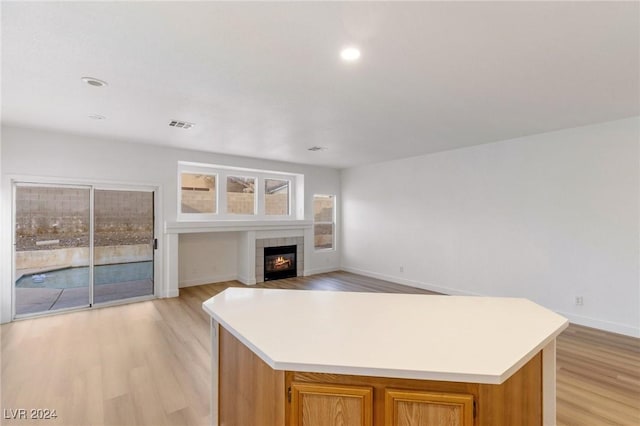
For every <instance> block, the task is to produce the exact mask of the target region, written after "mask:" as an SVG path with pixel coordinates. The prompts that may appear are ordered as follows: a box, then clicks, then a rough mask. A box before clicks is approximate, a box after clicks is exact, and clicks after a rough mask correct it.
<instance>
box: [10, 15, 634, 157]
mask: <svg viewBox="0 0 640 426" xmlns="http://www.w3.org/2000/svg"><path fill="white" fill-rule="evenodd" d="M351 44H353V45H357V46H358V47H359V48H360V49H361V51H362V57H361V58H360V60H359V61H358V62H356V63H346V62H344V61H342V60H341V59H340V56H339V52H340V49H341V48H342V47H343V46H345V45H351ZM639 58H640V3H639V2H594V3H592V2H419V3H404V2H384V3H382V2H376V3H373V2H355V3H342V2H298V3H291V2H286V3H284V2H283V3H276V2H251V3H242V2H225V3H216V2H105V3H100V2H91V3H88V2H86V3H82V2H47V3H32V2H2V114H3V115H2V121H3V123H4V124H8V125H17V126H28V127H38V128H46V129H54V130H62V131H67V132H72V133H77V134H86V135H90V136H99V137H107V138H110V139H118V140H128V141H132V142H140V143H148V144H156V145H162V146H171V147H179V148H186V149H195V150H203V151H210V152H217V153H226V154H235V155H242V156H249V157H258V158H266V159H277V160H284V161H290V162H295V163H304V164H316V165H323V166H331V167H337V168H344V167H351V166H356V165H360V164H366V163H373V162H378V161H383V160H389V159H394V158H402V157H408V156H414V155H419V154H425V153H430V152H437V151H442V150H448V149H455V148H459V147H465V146H471V145H476V144H482V143H487V142H493V141H499V140H505V139H510V138H515V137H519V136H525V135H531V134H536V133H543V132H548V131H552V130H557V129H561V128H569V127H576V126H581V125H586V124H591V123H597V122H604V121H610V120H616V119H620V118H625V117H630V116H635V115H640V65H639V62H640V59H639ZM84 76H91V77H96V78H99V79H103V80H106V81H107V82H108V83H109V85H108V86H107V87H103V88H96V87H91V86H89V85H87V84H85V83H83V82H82V81H81V77H84ZM93 114H99V115H102V116H105V117H106V119H104V120H95V119H90V118H88V116H89V115H93ZM171 120H184V121H187V122H192V123H195V126H194V127H193V128H191V129H188V130H185V129H178V128H175V127H170V126H169V122H170V121H171ZM312 146H321V147H326V148H327V149H326V150H321V151H317V152H310V151H308V148H309V147H312Z"/></svg>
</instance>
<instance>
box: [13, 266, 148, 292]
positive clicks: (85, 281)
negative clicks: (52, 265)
mask: <svg viewBox="0 0 640 426" xmlns="http://www.w3.org/2000/svg"><path fill="white" fill-rule="evenodd" d="M143 280H153V262H151V261H147V262H133V263H118V264H115V265H99V266H96V267H95V268H94V281H95V284H96V285H103V284H114V283H121V282H127V281H143ZM88 286H89V267H88V266H82V267H78V268H65V269H58V270H55V271H50V272H42V273H39V274H33V275H24V276H22V277H21V278H20V279H19V280H17V281H16V287H18V288H77V287H88Z"/></svg>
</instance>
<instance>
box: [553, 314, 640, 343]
mask: <svg viewBox="0 0 640 426" xmlns="http://www.w3.org/2000/svg"><path fill="white" fill-rule="evenodd" d="M556 312H557V313H558V314H560V315H562V316H564V317H567V318H568V319H569V321H570V322H572V323H574V324H579V325H584V326H585V327H591V328H597V329H599V330H605V331H610V332H612V333H618V334H624V335H625V336H631V337H640V327H632V326H629V325H626V324H620V323H617V322H611V321H604V320H601V319H597V318H591V317H584V316H582V315H576V314H571V313H568V312H563V311H556Z"/></svg>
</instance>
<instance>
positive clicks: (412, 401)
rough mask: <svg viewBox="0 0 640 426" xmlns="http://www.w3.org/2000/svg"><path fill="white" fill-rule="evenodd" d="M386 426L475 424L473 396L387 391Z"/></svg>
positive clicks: (454, 425)
mask: <svg viewBox="0 0 640 426" xmlns="http://www.w3.org/2000/svg"><path fill="white" fill-rule="evenodd" d="M384 399H385V407H384V411H385V422H384V424H385V426H473V395H469V394H456V393H437V392H423V391H408V390H407V391H405V390H393V389H386V390H385V396H384Z"/></svg>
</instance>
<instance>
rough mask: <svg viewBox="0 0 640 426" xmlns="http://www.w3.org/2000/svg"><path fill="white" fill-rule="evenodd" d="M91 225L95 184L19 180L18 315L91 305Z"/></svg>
mask: <svg viewBox="0 0 640 426" xmlns="http://www.w3.org/2000/svg"><path fill="white" fill-rule="evenodd" d="M90 231H91V188H90V187H86V186H85V187H82V186H49V185H29V184H23V185H16V187H15V240H14V243H15V251H14V267H15V280H16V281H15V299H14V300H15V313H16V315H18V316H19V315H28V314H34V313H39V312H45V311H54V310H59V309H66V308H78V307H87V306H90V304H91V294H90V292H91V291H90V290H91V288H90V284H91V277H90V272H91V270H90V259H91V257H90V250H91V248H90V244H89V242H90V233H91V232H90Z"/></svg>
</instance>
